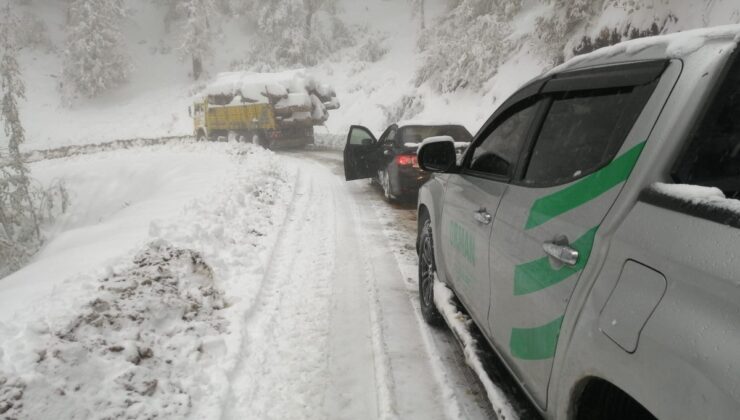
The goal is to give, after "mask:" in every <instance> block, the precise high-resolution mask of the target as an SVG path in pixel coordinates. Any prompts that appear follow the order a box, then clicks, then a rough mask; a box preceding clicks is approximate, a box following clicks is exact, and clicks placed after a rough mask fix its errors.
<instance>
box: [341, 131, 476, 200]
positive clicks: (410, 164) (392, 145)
mask: <svg viewBox="0 0 740 420" xmlns="http://www.w3.org/2000/svg"><path fill="white" fill-rule="evenodd" d="M437 136H450V137H452V138H453V139H454V140H455V142H456V143H457V144H460V145H465V144H467V143H469V142H470V140H471V139H472V137H473V136H472V135H471V134H470V132H469V131H468V130H467V129H466V128H465V127H463V126H461V125H421V124H413V123H409V124H392V125H390V126H389V127H388V128H386V129H385V131H384V132H383V134H382V135H381V136H380V138H379V139H376V138H375V136H374V135H373V133H372V132H371V131H370V130H369V129H367V128H365V127H362V126H356V125H353V126H352V127H351V128H350V130H349V134H348V135H347V145H346V147H345V149H344V173H345V178H346V179H347V181H352V180H355V179H365V178H371V179H374V180H376V181H377V182H378V184H380V186H381V187H382V188H383V193H384V194H385V197H386V199H387V200H388V201H394V200H404V199H408V198H412V197H416V195H417V193H418V191H419V187H421V185H422V184H424V183H425V182H426V181H427V179H429V173H427V172H424V171H422V170H421V169H420V168H419V164H418V162H417V161H416V150H417V149H418V147H419V145H420V144H421V142H422V141H424V139H426V138H429V137H437ZM461 147H462V146H461Z"/></svg>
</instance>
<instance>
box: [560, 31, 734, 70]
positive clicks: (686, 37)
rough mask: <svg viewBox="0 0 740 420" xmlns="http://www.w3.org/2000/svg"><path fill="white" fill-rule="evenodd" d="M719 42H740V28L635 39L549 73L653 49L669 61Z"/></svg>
mask: <svg viewBox="0 0 740 420" xmlns="http://www.w3.org/2000/svg"><path fill="white" fill-rule="evenodd" d="M717 40H726V41H728V42H737V41H738V40H740V25H724V26H716V27H712V28H701V29H693V30H690V31H685V32H678V33H673V34H668V35H660V36H654V37H648V38H638V39H632V40H629V41H625V42H621V43H619V44H617V45H613V46H610V47H604V48H600V49H598V50H596V51H594V52H591V53H589V54H583V55H580V56H577V57H574V58H572V59H570V60H569V61H567V62H566V63H564V64H562V65H560V66H557V67H555V68H553V69H552V70H550V71H549V73H553V72H557V71H562V70H565V69H568V68H571V67H574V66H576V65H579V64H582V63H588V62H591V61H594V60H598V59H601V58H608V57H613V56H616V55H619V54H625V55H627V56H630V55H635V54H637V53H639V52H641V51H644V50H645V49H647V48H651V47H658V48H662V49H664V50H665V56H666V57H667V58H680V57H685V56H687V55H690V54H692V53H693V52H695V51H697V50H699V49H700V48H702V47H703V46H705V45H707V44H708V43H710V42H712V41H717Z"/></svg>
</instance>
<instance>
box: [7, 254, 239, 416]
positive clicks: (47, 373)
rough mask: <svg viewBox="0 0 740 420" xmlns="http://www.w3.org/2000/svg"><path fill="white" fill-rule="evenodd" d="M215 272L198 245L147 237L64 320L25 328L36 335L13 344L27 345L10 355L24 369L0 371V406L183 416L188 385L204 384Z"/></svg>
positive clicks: (216, 323) (34, 411)
mask: <svg viewBox="0 0 740 420" xmlns="http://www.w3.org/2000/svg"><path fill="white" fill-rule="evenodd" d="M213 280H214V279H213V273H212V271H211V269H210V267H209V266H208V265H207V264H206V263H205V262H204V261H203V259H202V258H201V256H200V255H199V254H198V253H197V252H194V251H191V250H184V249H178V248H174V247H172V246H171V245H169V244H167V243H166V242H164V241H157V242H153V243H151V244H150V245H148V246H147V247H146V248H145V249H144V250H143V251H142V252H140V253H139V254H138V255H136V256H135V257H134V259H133V264H131V263H128V264H124V265H122V266H118V267H114V268H113V269H112V273H111V275H110V276H107V277H105V278H102V279H100V280H99V281H98V288H97V291H96V292H95V293H94V294H93V297H92V299H91V300H90V301H89V302H88V303H87V304H86V305H85V306H84V307H83V308H82V311H81V313H80V314H79V315H77V316H76V317H75V318H73V319H72V320H71V321H70V322H68V323H67V324H66V325H63V326H59V325H48V324H45V323H43V322H42V323H39V324H37V325H34V326H32V327H31V328H32V329H33V330H35V331H34V332H35V333H37V334H38V335H36V336H35V337H33V340H29V344H28V348H25V349H21V348H18V349H17V350H21V351H25V352H26V354H25V355H23V354H17V356H19V357H22V358H23V359H25V361H26V363H28V366H26V367H27V368H30V369H31V370H30V371H25V372H7V373H2V372H0V414H4V415H6V416H8V417H10V418H87V417H90V416H97V417H100V418H153V417H157V416H162V415H165V416H172V417H180V416H183V415H185V414H187V412H188V410H189V408H190V405H191V397H190V395H189V394H190V392H191V391H192V389H193V388H194V387H200V386H204V385H206V384H207V383H208V376H207V375H204V374H203V373H204V372H203V367H202V365H203V361H202V359H203V358H204V356H205V355H204V354H203V347H202V342H203V341H204V340H207V339H208V337H211V336H216V335H219V334H220V333H221V332H222V331H223V330H224V327H225V323H224V320H223V318H222V317H221V316H220V315H219V310H221V309H223V307H224V306H225V302H224V299H223V295H222V293H221V292H220V291H219V290H217V289H216V287H215V285H214V281H213ZM52 322H53V321H52ZM23 336H24V334H21V336H20V338H22V337H23ZM27 338H31V337H27ZM31 343H33V344H31ZM17 344H22V343H17ZM34 344H35V345H34ZM6 368H7V367H6Z"/></svg>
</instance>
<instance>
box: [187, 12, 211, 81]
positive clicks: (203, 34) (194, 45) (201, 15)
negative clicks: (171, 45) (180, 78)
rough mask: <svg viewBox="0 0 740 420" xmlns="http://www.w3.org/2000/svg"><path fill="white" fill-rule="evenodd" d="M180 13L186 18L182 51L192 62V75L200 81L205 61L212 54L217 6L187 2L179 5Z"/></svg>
mask: <svg viewBox="0 0 740 420" xmlns="http://www.w3.org/2000/svg"><path fill="white" fill-rule="evenodd" d="M178 11H179V12H180V14H181V15H183V16H185V21H184V23H183V40H182V46H181V47H180V51H181V52H182V54H183V56H184V57H188V58H189V59H190V60H191V62H192V73H191V75H192V76H193V79H195V80H198V79H199V78H200V76H201V74H203V61H204V60H206V59H207V58H208V57H210V56H211V54H212V51H211V42H212V40H213V36H214V34H215V28H216V26H215V24H214V20H215V13H216V4H215V3H214V1H213V0H185V1H184V2H182V3H180V4H179V5H178Z"/></svg>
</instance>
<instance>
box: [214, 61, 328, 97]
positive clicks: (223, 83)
mask: <svg viewBox="0 0 740 420" xmlns="http://www.w3.org/2000/svg"><path fill="white" fill-rule="evenodd" d="M289 94H292V96H293V98H295V99H293V100H297V99H298V98H297V96H298V95H309V94H316V95H318V96H319V97H320V98H321V99H322V100H324V101H329V100H331V99H332V98H335V97H336V93H335V91H334V89H333V88H332V87H331V86H329V85H327V84H324V83H321V82H319V81H318V80H317V79H316V78H315V77H314V76H313V75H311V74H310V73H308V72H306V71H305V70H304V69H299V70H289V71H283V72H279V73H255V72H248V71H239V72H225V73H219V74H218V75H217V76H216V78H215V79H214V80H213V82H211V83H209V84H208V86H206V88H205V90H204V91H203V93H202V95H208V96H216V95H241V96H242V97H243V98H245V99H247V100H248V101H249V102H253V103H258V102H259V103H267V102H269V97H270V96H272V97H285V98H287V97H288V96H289Z"/></svg>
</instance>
